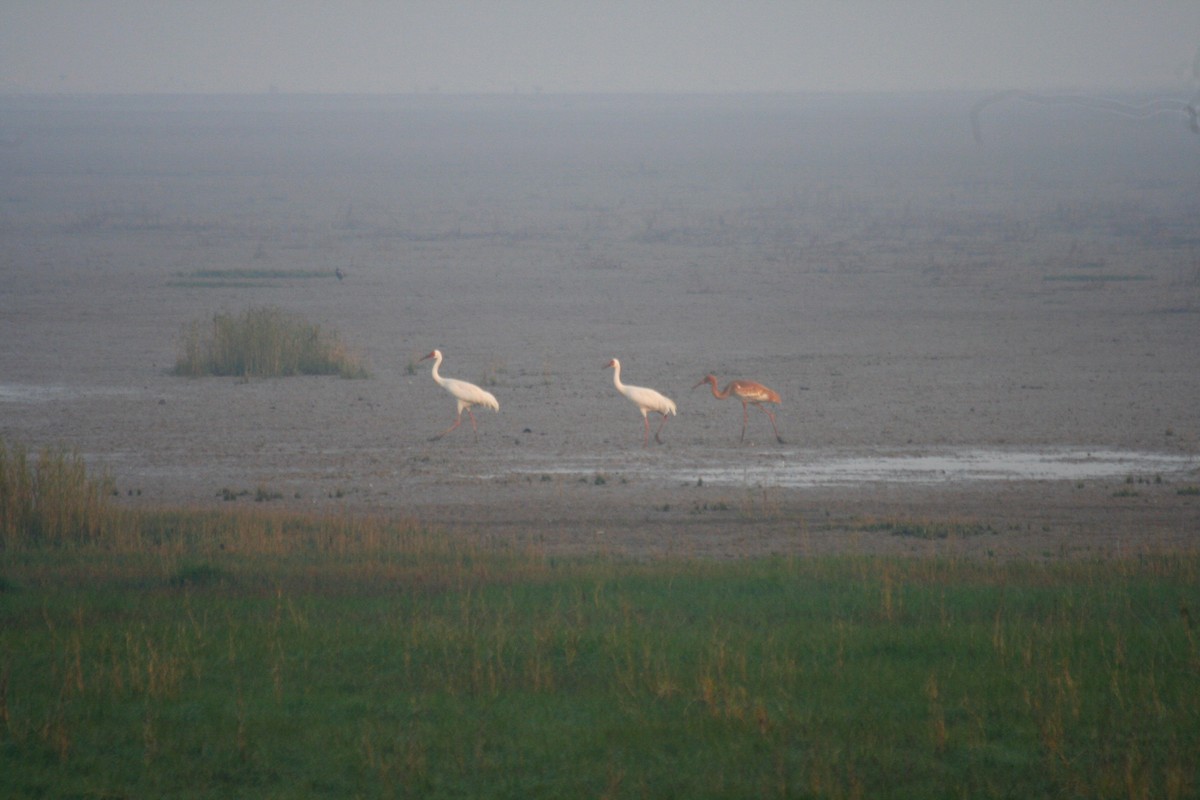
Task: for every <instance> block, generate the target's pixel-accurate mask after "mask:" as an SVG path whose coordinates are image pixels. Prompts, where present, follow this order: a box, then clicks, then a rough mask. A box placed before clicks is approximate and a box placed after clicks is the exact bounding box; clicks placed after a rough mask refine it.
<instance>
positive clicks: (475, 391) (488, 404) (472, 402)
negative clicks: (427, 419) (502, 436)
mask: <svg viewBox="0 0 1200 800" xmlns="http://www.w3.org/2000/svg"><path fill="white" fill-rule="evenodd" d="M430 358H432V359H433V379H434V381H436V382H437V385H438V386H441V387H442V388H443V389H445V390H446V391H447V392H449V393H450V394H452V395H454V398H455V399H456V400H458V417H457V418H456V419H455V420H454V424H453V425H451V426H450V427H449V428H447V429H446V430H444V431H442V432H441V433H439V434H438V435H437V436H433V437H431V438H430V440H429V441H431V442H433V441H437V440H438V439H440V438H442V437H443V436H445V435H446V434H447V433H449V432H450V431H452V430H454V429H455V428H457V427H458V426H459V425H461V424H462V412H463V409H466V410H467V416H469V417H470V418H471V430H472V431H474V432H475V438H476V439H478V438H479V429H478V428H477V427H476V426H475V414H473V413H472V412H471V406H484V407H485V408H490V409H492V410H493V411H499V410H500V402H499V401H498V400H496V398H495V396H494V395H493V394H492V393H491V392H488V391H485V390H483V389H480V388H479V387H478V386H476V385H475V384H473V383H467V382H466V381H460V380H457V379H455V378H443V377H442V376H441V375H439V374H438V367H440V366H441V365H442V351H441V350H434V351H433V352H432V353H430V354H429V355H427V356H425V357H424V358H422V359H421V360H422V361H425V360H427V359H430Z"/></svg>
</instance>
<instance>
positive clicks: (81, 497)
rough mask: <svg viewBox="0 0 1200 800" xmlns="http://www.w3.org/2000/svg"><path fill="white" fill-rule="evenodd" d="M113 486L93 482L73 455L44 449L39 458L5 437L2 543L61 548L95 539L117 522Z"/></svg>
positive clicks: (0, 476) (0, 472) (1, 447)
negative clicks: (110, 500) (71, 543)
mask: <svg viewBox="0 0 1200 800" xmlns="http://www.w3.org/2000/svg"><path fill="white" fill-rule="evenodd" d="M111 494H112V482H111V480H110V479H109V478H108V477H107V476H101V477H100V478H93V477H91V476H89V475H88V472H87V465H86V464H84V462H83V459H82V458H80V457H79V456H78V455H76V454H74V453H70V452H67V451H64V450H55V449H49V448H48V449H45V450H42V451H41V452H40V453H38V454H37V455H36V456H32V457H31V456H30V454H29V452H28V451H27V450H26V449H25V448H24V447H22V446H20V445H15V446H11V447H10V446H9V445H7V444H6V443H5V442H4V440H2V439H0V544H2V545H3V546H4V548H6V549H7V548H11V547H14V546H16V545H18V544H51V545H59V544H65V543H69V542H88V541H96V540H98V539H100V538H102V537H103V536H105V535H106V534H107V533H108V532H109V531H110V530H111V527H112V525H113V523H114V519H115V518H114V514H113V510H112V508H111V507H110V505H109V502H108V498H109V496H110V495H111Z"/></svg>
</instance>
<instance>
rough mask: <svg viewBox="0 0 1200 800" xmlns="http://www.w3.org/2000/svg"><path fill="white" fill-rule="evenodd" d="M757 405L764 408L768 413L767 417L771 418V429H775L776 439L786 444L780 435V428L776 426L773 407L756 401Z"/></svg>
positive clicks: (765, 412) (763, 410) (764, 411)
mask: <svg viewBox="0 0 1200 800" xmlns="http://www.w3.org/2000/svg"><path fill="white" fill-rule="evenodd" d="M755 405H757V406H758V407H759V408H761V409H762V412H763V413H764V414H766V415H767V419H769V420H771V430H773V431H775V441H777V442H779V443H780V444H786V442H784V441H783V437H782V436H780V435H779V428H777V427H775V414H774V413H772V411H771V409H769V408H767V407H766V406H764V405H759V404H758V403H755Z"/></svg>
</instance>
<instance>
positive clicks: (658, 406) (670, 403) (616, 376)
mask: <svg viewBox="0 0 1200 800" xmlns="http://www.w3.org/2000/svg"><path fill="white" fill-rule="evenodd" d="M604 367H605V369H608V368H609V367H611V368H612V371H613V386H616V387H617V391H618V392H620V393H621V394H623V395H625V396H626V397H628V398H629V399H630V400H631V401H632V402H633V403H634V404H635V405H636V406H637V407H638V410H640V411H641V412H642V422H643V423H644V425H645V434H644V435H643V437H642V444H644V445H648V444H650V417H649V416H648V414H649V413H650V412H651V411H654V412H656V413H658V414H662V421H661V422H659V423H658V430H656V431H655V432H654V441H656V442H658V443H659V444H661V443H662V439H660V438H658V435H659V433H661V432H662V429H663V426H664V425H666V424H667V415H669V414H675V401H674V400H672V399H671V398H669V397H667V396H666V395H664V394H662V393H661V392H657V391H655V390H654V389H650V388H647V387H645V386H626V385H625V384H623V383H621V362H620V361H618V360H617V359H615V358H614V359H613V360H612V361H609V362H608V363H607V364H605V365H604Z"/></svg>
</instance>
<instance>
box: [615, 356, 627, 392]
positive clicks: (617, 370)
mask: <svg viewBox="0 0 1200 800" xmlns="http://www.w3.org/2000/svg"><path fill="white" fill-rule="evenodd" d="M612 371H613V386H615V387H617V391H618V392H620V393H621V394H625V384H623V383H621V362H620V361H613V365H612Z"/></svg>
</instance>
